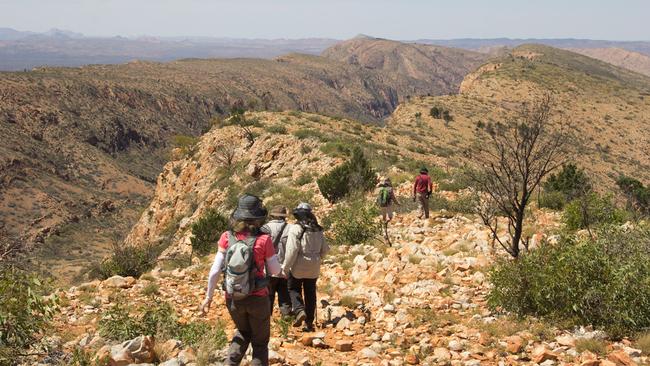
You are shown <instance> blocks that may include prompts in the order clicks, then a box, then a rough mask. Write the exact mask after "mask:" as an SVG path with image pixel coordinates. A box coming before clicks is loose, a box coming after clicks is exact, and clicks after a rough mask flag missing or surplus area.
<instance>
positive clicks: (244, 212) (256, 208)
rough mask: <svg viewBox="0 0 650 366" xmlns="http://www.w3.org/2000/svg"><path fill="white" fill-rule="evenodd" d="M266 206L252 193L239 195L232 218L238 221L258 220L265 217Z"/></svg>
mask: <svg viewBox="0 0 650 366" xmlns="http://www.w3.org/2000/svg"><path fill="white" fill-rule="evenodd" d="M267 213H268V212H267V211H266V208H264V206H263V205H262V200H261V199H259V197H257V196H254V195H252V194H245V195H243V196H241V197H239V200H238V202H237V208H236V209H235V211H233V213H232V218H233V219H234V220H238V221H245V220H260V219H264V218H266V215H267Z"/></svg>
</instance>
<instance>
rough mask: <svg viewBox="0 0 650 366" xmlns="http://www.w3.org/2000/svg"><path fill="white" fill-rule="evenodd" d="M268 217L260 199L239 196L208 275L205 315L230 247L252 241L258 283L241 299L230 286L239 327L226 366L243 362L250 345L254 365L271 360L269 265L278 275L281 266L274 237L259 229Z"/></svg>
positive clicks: (229, 302) (229, 304)
mask: <svg viewBox="0 0 650 366" xmlns="http://www.w3.org/2000/svg"><path fill="white" fill-rule="evenodd" d="M266 216H267V211H266V209H265V208H264V207H263V206H262V201H261V200H260V199H259V198H257V197H256V196H253V195H249V194H246V195H244V196H242V197H240V198H239V202H238V203H237V208H236V209H235V211H234V212H233V213H232V215H231V222H232V228H231V230H229V231H226V232H224V233H223V234H222V235H221V238H220V239H219V242H218V246H219V250H218V252H217V255H216V256H215V260H214V264H213V265H212V269H211V270H210V275H209V276H208V290H207V293H206V298H205V301H204V302H203V304H202V306H201V310H202V311H203V313H204V314H205V313H207V312H208V311H209V310H210V305H211V304H212V295H213V293H214V289H215V287H216V283H217V278H218V277H219V274H220V273H221V271H222V268H223V267H224V264H225V265H226V266H228V263H226V262H227V261H228V260H226V257H227V255H226V254H227V251H228V247H229V246H230V245H233V248H234V247H235V246H237V245H241V242H246V243H250V244H251V245H252V246H253V247H252V249H253V250H252V251H253V262H252V263H253V265H254V267H253V268H252V270H251V271H250V273H251V274H252V276H251V278H254V281H251V282H254V284H253V285H251V288H250V292H249V293H248V294H247V296H245V297H243V298H241V297H242V295H240V296H239V297H238V299H234V297H235V296H234V295H229V291H230V289H229V288H228V287H226V305H227V307H228V313H229V314H230V317H231V318H232V321H233V322H234V323H235V327H236V328H237V330H236V332H235V335H234V336H233V338H232V342H231V344H230V348H229V350H228V358H227V359H226V365H239V364H240V363H241V360H242V359H243V358H244V355H245V354H246V350H247V349H248V346H249V344H250V345H251V346H252V347H253V360H252V363H251V365H256V366H257V365H268V362H269V361H268V358H269V348H268V344H269V338H270V335H271V311H270V305H269V291H268V289H267V284H268V281H266V272H265V267H266V269H267V270H268V272H269V273H270V274H278V273H280V271H281V266H280V263H279V261H278V258H277V256H276V254H275V250H274V248H273V243H272V242H271V237H270V236H269V235H266V234H263V233H261V232H260V231H259V229H260V227H261V226H262V224H263V223H264V221H265V219H266ZM231 253H232V251H231ZM228 258H231V257H228ZM229 276H232V272H231V271H228V273H227V274H226V277H227V278H228V277H229Z"/></svg>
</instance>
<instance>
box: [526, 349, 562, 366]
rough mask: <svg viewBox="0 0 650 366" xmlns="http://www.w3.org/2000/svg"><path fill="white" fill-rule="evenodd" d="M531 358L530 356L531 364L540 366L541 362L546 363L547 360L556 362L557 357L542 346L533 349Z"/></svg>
mask: <svg viewBox="0 0 650 366" xmlns="http://www.w3.org/2000/svg"><path fill="white" fill-rule="evenodd" d="M531 356H532V357H531V358H532V360H533V362H535V363H540V364H541V363H542V362H544V361H548V360H551V361H555V360H557V355H556V354H555V353H553V352H551V351H550V350H548V349H547V348H546V347H544V346H538V347H537V348H535V349H534V350H533V353H532V354H531Z"/></svg>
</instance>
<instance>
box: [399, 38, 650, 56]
mask: <svg viewBox="0 0 650 366" xmlns="http://www.w3.org/2000/svg"><path fill="white" fill-rule="evenodd" d="M412 42H415V43H425V44H435V45H441V46H448V47H458V48H465V49H469V50H477V51H478V50H481V49H482V48H493V47H503V46H506V47H509V48H514V47H517V46H521V45H523V44H532V43H535V44H543V45H547V46H551V47H556V48H611V47H616V48H622V49H625V50H628V51H634V52H639V53H643V54H646V55H648V56H650V41H603V40H592V39H572V38H567V39H535V38H531V39H512V38H493V39H476V38H462V39H419V40H415V41H412Z"/></svg>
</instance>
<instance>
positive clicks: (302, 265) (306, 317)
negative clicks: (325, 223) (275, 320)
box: [282, 203, 329, 332]
mask: <svg viewBox="0 0 650 366" xmlns="http://www.w3.org/2000/svg"><path fill="white" fill-rule="evenodd" d="M293 216H294V217H295V218H296V221H297V224H296V225H293V226H292V227H291V229H290V230H289V236H288V238H287V248H286V252H285V255H284V262H283V264H282V273H284V274H287V275H288V277H289V278H288V285H289V296H290V297H291V305H292V307H293V312H294V314H295V315H296V319H295V322H294V324H293V325H294V326H295V327H299V326H301V325H302V323H303V322H305V327H304V328H303V331H305V332H313V331H314V320H315V316H316V281H317V280H318V276H319V275H320V265H321V260H322V259H323V257H324V256H325V255H326V254H327V252H328V251H329V246H328V245H327V242H326V241H325V235H323V228H322V227H321V226H320V225H319V224H318V220H317V219H316V216H314V213H313V212H312V208H311V206H310V205H309V204H307V203H301V204H299V205H298V207H296V208H295V209H294V210H293ZM303 295H304V300H303Z"/></svg>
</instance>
